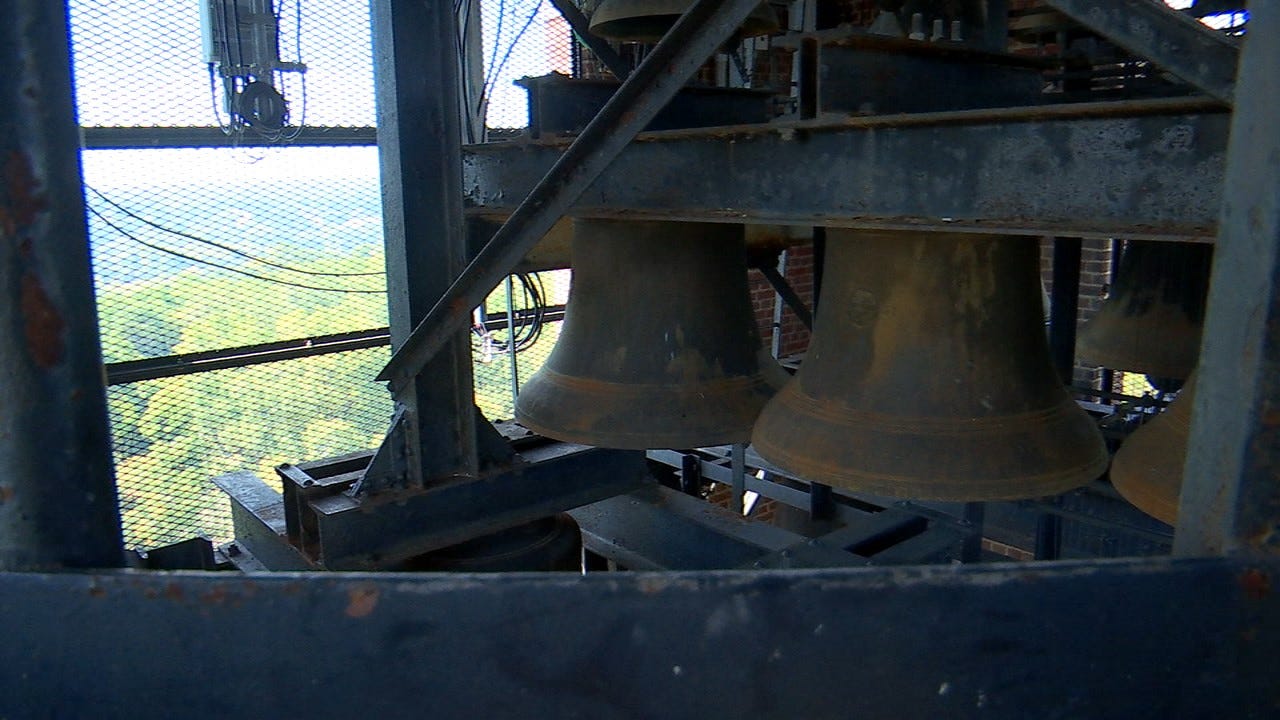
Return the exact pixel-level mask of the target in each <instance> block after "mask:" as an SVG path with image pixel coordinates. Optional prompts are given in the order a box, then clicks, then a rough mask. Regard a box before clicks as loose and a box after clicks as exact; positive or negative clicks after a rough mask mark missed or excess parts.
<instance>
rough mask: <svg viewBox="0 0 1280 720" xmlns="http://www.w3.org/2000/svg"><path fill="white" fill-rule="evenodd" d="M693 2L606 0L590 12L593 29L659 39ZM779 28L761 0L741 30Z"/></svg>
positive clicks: (612, 35) (748, 33) (623, 37)
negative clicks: (593, 11)
mask: <svg viewBox="0 0 1280 720" xmlns="http://www.w3.org/2000/svg"><path fill="white" fill-rule="evenodd" d="M691 5H693V0H603V1H602V2H601V3H600V5H599V6H598V7H597V8H596V11H595V13H594V14H592V16H591V32H593V33H595V34H596V35H599V36H600V37H603V38H608V39H610V40H620V41H622V42H650V43H656V42H658V41H659V40H661V39H662V36H663V35H665V34H666V32H667V30H669V29H670V28H671V26H672V25H674V24H675V22H676V20H678V19H679V18H680V16H681V15H683V14H684V11H685V10H688V9H689V7H690V6H691ZM777 29H778V17H777V16H776V15H775V14H774V13H773V10H772V9H770V7H769V4H768V3H767V2H762V3H760V5H758V6H757V7H756V9H755V10H752V11H751V14H750V15H749V16H747V19H746V20H745V21H743V23H742V27H741V28H739V29H738V34H739V35H740V36H742V37H755V36H756V35H764V34H766V33H771V32H774V31H775V30H777Z"/></svg>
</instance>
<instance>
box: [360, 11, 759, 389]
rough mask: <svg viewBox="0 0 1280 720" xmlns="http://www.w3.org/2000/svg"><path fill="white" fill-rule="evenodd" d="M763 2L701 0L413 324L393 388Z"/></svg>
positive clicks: (394, 366)
mask: <svg viewBox="0 0 1280 720" xmlns="http://www.w3.org/2000/svg"><path fill="white" fill-rule="evenodd" d="M759 2H760V0H697V2H696V3H695V4H694V5H693V7H691V8H689V10H688V11H687V12H685V14H684V15H683V16H681V18H680V19H679V20H678V21H677V22H676V24H675V25H674V26H673V27H672V28H671V30H669V31H668V32H667V34H666V36H665V37H663V39H662V41H661V42H659V43H658V46H657V47H656V48H654V50H653V52H651V53H650V54H649V56H648V57H646V58H645V60H644V62H642V63H641V64H640V67H638V68H636V70H635V72H633V73H631V75H630V76H629V77H628V78H627V80H626V82H624V83H623V84H622V87H620V88H618V91H617V92H616V93H615V94H614V96H613V98H612V99H610V100H609V102H608V103H607V104H606V105H605V106H604V108H603V109H601V110H600V114H599V115H597V116H596V117H595V119H594V120H592V121H591V123H590V124H588V125H587V127H586V129H585V130H583V131H582V134H581V135H579V136H578V138H577V140H575V141H574V143H573V144H572V145H570V146H569V148H568V149H567V150H565V153H564V155H562V156H560V159H559V160H558V161H557V162H556V164H555V165H554V166H552V168H551V170H550V171H548V172H547V175H546V177H544V178H542V180H541V181H540V182H539V183H538V184H537V186H536V187H534V189H533V191H532V192H530V193H529V197H527V198H525V201H524V202H523V203H521V204H520V207H518V208H516V210H515V212H514V213H512V214H511V217H509V218H508V219H507V221H506V223H504V224H503V226H502V227H501V228H500V229H499V230H498V232H497V233H495V234H494V236H493V238H492V239H490V240H489V242H488V244H486V245H485V246H484V249H482V250H481V251H480V252H479V254H477V255H476V257H475V259H474V260H472V261H471V264H470V265H468V266H467V269H466V270H464V271H463V272H462V274H461V275H459V276H458V279H457V280H455V281H454V283H453V285H451V286H450V287H449V289H448V291H447V292H445V294H444V296H443V297H441V298H440V301H439V302H437V303H436V305H435V307H433V308H432V309H431V311H430V312H429V313H427V316H426V317H425V318H423V320H422V322H420V323H419V324H418V326H417V327H415V328H414V329H413V333H412V334H411V335H410V336H409V337H408V338H407V339H406V340H405V342H404V344H403V345H401V346H400V349H399V350H398V351H396V354H395V355H394V356H393V357H392V358H391V362H389V363H387V366H386V367H385V368H383V370H382V373H381V374H380V375H379V376H378V379H379V380H387V381H390V385H391V390H392V392H395V391H396V390H397V388H399V387H402V386H403V385H405V384H406V383H408V382H410V381H411V380H412V379H413V377H414V376H415V375H417V373H418V372H419V371H420V370H421V369H422V367H423V366H424V365H425V364H426V363H427V362H428V361H429V360H430V359H431V358H432V356H434V355H435V353H436V352H437V351H439V350H440V348H441V347H443V346H444V344H445V343H446V342H447V341H448V339H449V338H450V336H451V334H452V333H454V332H455V331H457V330H458V329H460V328H461V327H462V326H463V323H466V322H468V321H469V320H470V318H471V310H472V308H474V307H476V306H477V305H479V304H480V303H481V302H483V301H484V298H485V296H486V295H488V294H489V291H490V290H491V289H492V288H493V287H495V286H496V285H497V284H498V283H499V282H500V281H501V280H502V278H503V277H505V276H506V275H507V274H508V273H509V272H510V271H511V269H512V268H513V267H515V265H516V263H518V262H519V261H520V259H521V258H522V257H524V255H525V253H527V252H528V251H529V250H531V249H532V248H533V246H534V245H536V244H537V243H538V241H539V240H540V239H541V238H542V236H543V235H545V234H546V233H547V231H549V230H550V229H551V227H552V226H553V225H554V224H555V223H556V221H558V220H559V219H560V218H561V217H562V216H563V215H564V214H565V212H566V211H568V210H569V208H570V207H572V206H573V204H574V203H575V202H576V201H577V200H578V198H579V197H580V196H581V195H582V193H583V192H585V191H586V189H587V188H588V187H590V185H591V183H593V182H594V181H595V179H596V178H597V177H599V176H600V174H601V173H602V172H604V170H605V169H606V168H607V167H609V164H610V163H612V162H613V160H614V159H615V158H616V157H617V156H618V155H619V154H620V153H621V152H622V151H623V149H624V148H626V146H627V145H628V144H630V142H631V141H632V140H633V139H634V138H635V136H636V135H638V134H639V133H640V131H641V130H642V129H644V127H645V126H646V125H648V124H649V122H650V121H651V120H653V118H654V117H655V116H656V115H657V114H658V112H659V111H660V110H661V109H662V108H663V107H665V106H666V105H667V103H668V102H670V101H671V99H672V98H673V97H675V95H676V93H677V92H679V90H680V88H681V87H682V86H683V85H684V84H685V82H687V81H688V79H689V78H690V77H692V75H693V73H694V72H695V71H696V70H697V69H698V68H699V67H701V66H702V64H703V63H705V62H706V60H707V58H709V57H711V55H712V53H714V52H715V51H716V49H717V48H719V47H721V46H722V45H723V44H724V43H725V41H727V40H728V39H729V38H731V37H732V36H733V34H734V32H736V31H737V29H738V28H739V27H740V26H741V25H742V22H743V21H744V20H746V18H747V16H748V15H749V14H750V13H751V11H752V10H754V9H755V7H756V6H757V5H759Z"/></svg>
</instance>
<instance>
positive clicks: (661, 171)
mask: <svg viewBox="0 0 1280 720" xmlns="http://www.w3.org/2000/svg"><path fill="white" fill-rule="evenodd" d="M1229 119H1230V116H1229V115H1228V114H1226V113H1225V112H1223V111H1221V109H1220V106H1218V105H1217V104H1216V103H1214V102H1212V101H1206V100H1202V99H1199V100H1197V99H1190V100H1189V99H1173V100H1158V101H1139V102H1118V103H1090V104H1074V105H1061V106H1048V107H1036V108H1017V109H1005V110H973V111H961V112H947V113H928V114H918V115H895V116H878V117H863V118H850V119H848V120H844V121H840V122H818V123H804V122H800V123H790V124H776V125H766V126H742V127H734V128H715V129H700V130H682V131H667V132H656V133H646V134H644V135H642V136H641V137H640V138H639V139H638V140H637V142H635V143H633V144H632V145H631V146H630V147H628V148H627V149H626V150H625V151H624V152H623V153H622V154H621V156H620V157H619V158H618V159H617V161H616V162H614V164H613V165H612V166H611V167H610V168H609V170H608V171H606V172H605V173H603V174H602V175H601V176H600V178H599V179H597V180H596V182H595V183H593V184H592V185H591V187H590V188H588V189H587V191H586V192H584V193H583V194H582V195H581V197H580V198H579V199H578V201H577V203H576V204H574V206H573V207H572V209H571V210H570V214H572V215H575V216H581V217H601V218H608V217H616V218H644V219H653V220H671V219H675V220H688V221H700V222H706V221H713V222H714V221H720V222H737V223H775V224H784V225H808V226H812V225H830V226H841V227H858V228H869V229H875V228H881V229H915V230H939V231H948V232H960V231H963V232H996V233H1009V234H1021V235H1062V236H1074V237H1126V238H1137V239H1156V240H1189V239H1193V240H1210V239H1212V237H1213V234H1214V231H1215V228H1216V225H1217V218H1218V210H1219V198H1220V195H1219V188H1220V186H1221V183H1222V168H1223V164H1224V159H1225V156H1226V142H1227V130H1228V124H1229ZM564 147H565V144H564V143H558V142H546V143H530V144H525V143H521V144H519V145H514V144H512V145H474V146H469V147H467V148H465V150H464V153H465V154H464V176H465V182H464V186H465V187H466V201H467V205H468V212H469V213H471V214H475V215H482V216H483V215H493V216H503V215H506V214H509V213H511V212H512V211H513V210H514V209H515V203H516V202H517V201H518V199H519V198H520V197H522V196H523V195H524V194H525V193H527V192H528V191H529V190H530V189H531V188H533V187H534V185H535V184H536V183H537V182H538V181H539V179H541V178H542V176H543V175H544V174H545V173H546V172H547V170H548V168H550V167H551V166H552V165H553V164H554V163H555V162H556V160H557V159H558V158H559V157H560V155H561V153H562V152H563V151H564Z"/></svg>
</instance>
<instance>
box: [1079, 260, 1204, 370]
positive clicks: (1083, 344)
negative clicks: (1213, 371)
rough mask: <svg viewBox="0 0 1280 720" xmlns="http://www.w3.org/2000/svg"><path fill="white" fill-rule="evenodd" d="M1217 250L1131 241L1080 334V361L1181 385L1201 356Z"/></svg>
mask: <svg viewBox="0 0 1280 720" xmlns="http://www.w3.org/2000/svg"><path fill="white" fill-rule="evenodd" d="M1212 259H1213V248H1212V246H1209V245H1200V244H1196V243H1167V242H1143V241H1137V240H1133V241H1129V242H1128V243H1127V245H1126V246H1125V249H1124V253H1123V254H1122V255H1121V256H1120V267H1119V269H1118V270H1117V271H1116V277H1115V281H1114V282H1113V283H1112V290H1111V296H1110V297H1108V298H1107V300H1106V301H1105V302H1104V303H1103V304H1102V307H1100V308H1099V309H1098V314H1097V315H1095V316H1094V317H1093V318H1092V319H1091V320H1089V322H1088V323H1087V324H1085V326H1084V327H1083V328H1081V330H1080V335H1079V337H1078V338H1077V339H1076V354H1077V355H1078V356H1079V357H1080V359H1082V360H1084V361H1086V362H1090V363H1095V364H1098V365H1101V366H1103V367H1109V368H1114V369H1116V370H1132V371H1135V372H1142V373H1146V374H1148V375H1151V376H1152V377H1155V378H1171V379H1175V380H1182V379H1184V378H1186V377H1187V375H1189V374H1190V373H1191V370H1192V368H1194V367H1195V366H1196V362H1197V360H1198V359H1199V355H1200V331H1201V329H1202V328H1203V325H1204V309H1205V297H1206V294H1207V293H1208V290H1209V266H1210V263H1211V261H1212Z"/></svg>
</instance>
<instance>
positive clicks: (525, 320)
mask: <svg viewBox="0 0 1280 720" xmlns="http://www.w3.org/2000/svg"><path fill="white" fill-rule="evenodd" d="M512 277H514V278H515V279H516V280H517V281H519V283H520V287H521V300H522V302H521V307H518V308H517V307H515V303H514V302H513V303H512V307H513V308H514V310H513V312H512V318H511V319H512V325H513V326H514V328H515V331H514V334H512V335H511V336H510V337H508V338H506V339H505V340H503V339H500V338H499V337H498V336H497V335H496V333H495V332H493V331H490V330H488V329H487V328H485V326H484V324H483V323H482V322H479V321H477V322H475V323H473V325H472V328H471V330H472V333H473V334H474V335H475V339H476V340H477V342H478V343H479V345H480V350H481V352H482V355H483V357H484V361H485V362H488V361H490V360H492V359H493V356H494V355H506V354H508V353H512V352H515V353H520V352H524V351H525V350H528V349H530V348H532V347H533V346H534V345H535V344H537V342H538V339H539V338H541V337H542V331H543V328H544V327H545V325H546V312H547V307H546V302H545V300H544V298H545V297H546V288H545V286H544V285H543V283H542V276H541V275H529V274H528V273H517V274H515V275H513V276H512Z"/></svg>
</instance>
